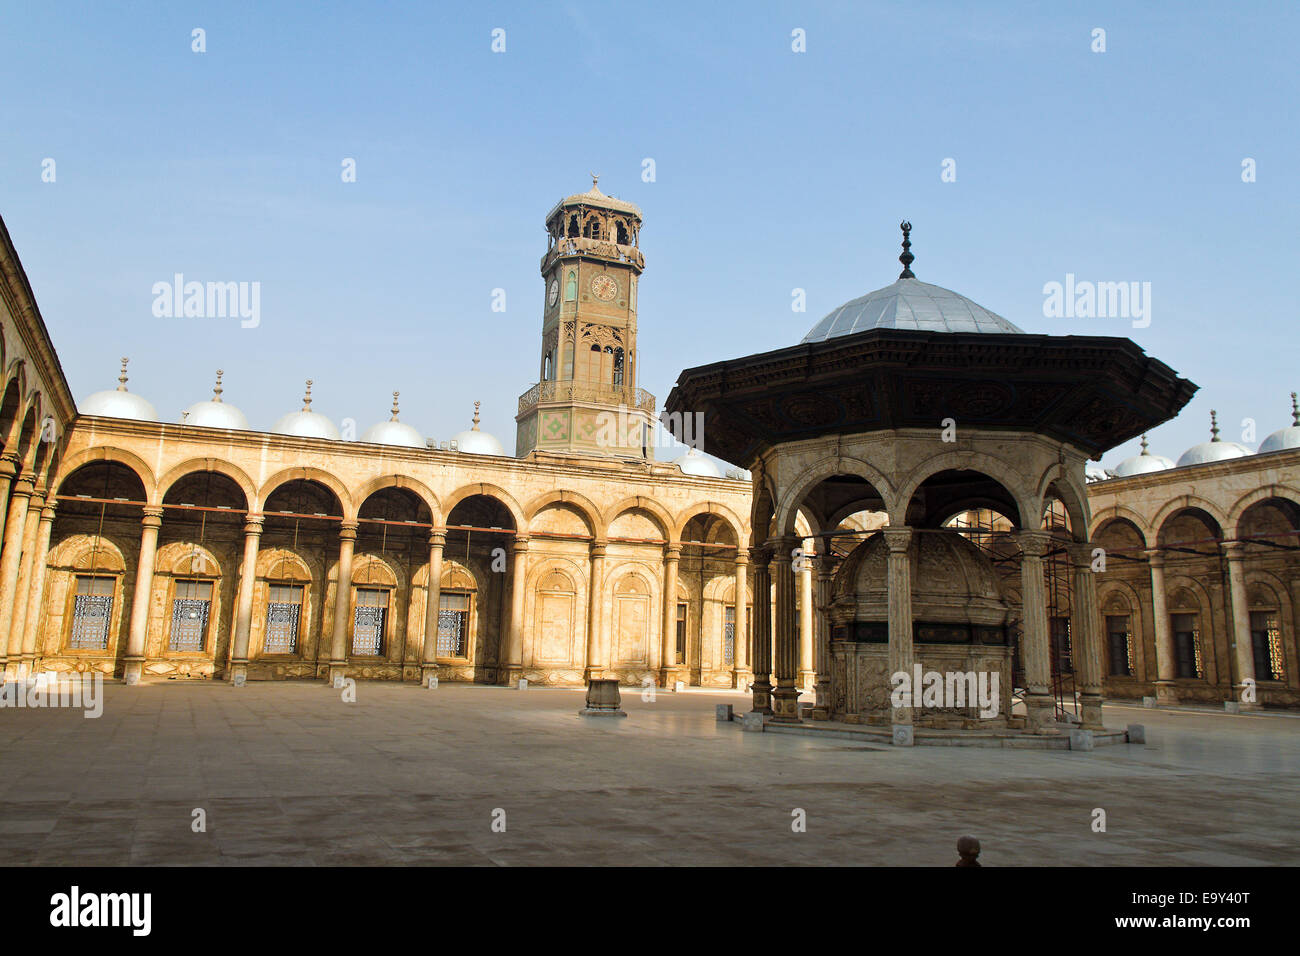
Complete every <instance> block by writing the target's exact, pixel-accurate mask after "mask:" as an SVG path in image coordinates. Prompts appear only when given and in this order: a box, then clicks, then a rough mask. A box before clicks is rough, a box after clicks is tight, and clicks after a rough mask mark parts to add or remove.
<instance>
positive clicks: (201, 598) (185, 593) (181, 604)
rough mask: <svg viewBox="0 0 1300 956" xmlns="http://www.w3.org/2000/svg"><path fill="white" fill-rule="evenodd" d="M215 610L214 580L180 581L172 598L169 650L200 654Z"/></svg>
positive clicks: (205, 642)
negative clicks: (211, 614) (213, 600)
mask: <svg viewBox="0 0 1300 956" xmlns="http://www.w3.org/2000/svg"><path fill="white" fill-rule="evenodd" d="M211 610H212V582H211V581H177V582H176V593H175V595H174V596H173V598H172V630H171V637H170V639H169V640H168V644H167V649H168V650H169V651H181V652H187V653H198V652H201V651H202V650H203V648H204V646H205V645H206V644H207V638H208V615H209V613H210V612H211Z"/></svg>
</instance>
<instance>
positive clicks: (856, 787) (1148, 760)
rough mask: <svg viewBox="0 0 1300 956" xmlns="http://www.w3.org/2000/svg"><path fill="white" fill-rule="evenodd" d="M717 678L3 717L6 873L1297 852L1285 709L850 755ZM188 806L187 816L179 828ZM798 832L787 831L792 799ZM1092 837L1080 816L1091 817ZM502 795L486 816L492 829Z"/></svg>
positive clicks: (260, 698)
mask: <svg viewBox="0 0 1300 956" xmlns="http://www.w3.org/2000/svg"><path fill="white" fill-rule="evenodd" d="M717 703H732V704H735V705H736V707H737V710H741V709H742V708H743V707H745V706H747V702H746V699H745V698H744V697H743V696H741V695H738V694H734V693H707V692H699V691H695V692H689V693H681V694H660V695H658V697H657V699H656V700H655V701H654V702H647V701H643V700H641V698H640V694H639V693H636V692H629V693H628V694H627V695H626V696H625V698H624V702H623V707H624V709H625V710H626V711H627V713H628V718H627V719H625V720H618V721H609V720H603V719H600V718H583V717H579V716H578V714H577V711H578V710H579V709H580V708H581V707H582V704H583V692H582V691H581V690H576V689H573V690H570V689H554V688H536V687H534V688H530V689H528V690H527V691H514V690H506V689H500V688H490V687H477V686H472V685H456V684H443V685H442V686H441V687H440V688H438V689H437V690H436V691H432V692H431V691H428V690H424V689H422V688H419V687H417V686H414V685H406V684H390V683H380V682H375V683H360V684H358V686H357V701H356V703H344V702H343V701H342V699H341V695H340V693H339V692H337V691H334V690H332V689H330V688H327V687H325V686H324V685H323V684H317V683H308V682H283V683H281V682H276V683H269V682H268V683H252V684H249V685H247V686H245V687H243V688H234V687H230V686H228V685H225V684H218V683H212V684H202V683H186V684H180V685H178V684H174V683H169V684H167V683H157V684H144V685H141V686H138V687H124V686H121V685H116V684H114V685H108V686H106V687H105V702H104V713H103V716H102V717H100V718H98V719H94V720H87V719H84V718H83V717H82V716H81V713H80V712H79V711H61V710H51V709H46V710H39V709H34V710H25V709H24V710H3V711H0V854H2V855H3V859H4V860H5V861H6V862H7V863H9V864H11V865H53V864H59V865H126V864H132V865H136V864H139V865H157V866H170V865H200V866H209V865H211V866H221V865H257V866H311V865H319V866H347V865H363V864H364V865H373V864H380V865H383V864H392V865H456V866H493V865H496V866H533V865H542V864H553V865H566V866H567V865H572V866H578V865H600V866H627V865H665V866H667V865H719V864H721V865H734V866H766V865H772V866H785V865H803V864H809V863H828V864H836V865H838V864H846V865H852V864H868V865H891V864H892V865H900V864H907V865H935V866H951V865H952V864H953V863H954V862H955V859H956V855H955V850H954V845H955V842H956V838H957V837H958V836H960V835H961V834H963V833H971V834H974V835H975V836H978V837H979V838H980V840H981V842H982V844H983V847H984V852H983V854H982V856H981V861H982V862H983V863H985V864H986V865H1002V866H1006V865H1017V864H1034V865H1049V866H1050V865H1060V866H1114V865H1174V866H1220V865H1237V864H1257V865H1258V864H1262V865H1296V864H1297V863H1300V850H1297V849H1296V848H1297V846H1300V815H1298V814H1297V813H1296V810H1297V808H1300V720H1296V719H1295V718H1294V717H1289V716H1286V715H1277V716H1275V715H1269V714H1248V715H1226V714H1214V713H1207V712H1204V711H1198V712H1190V711H1186V712H1185V711H1164V710H1149V709H1143V708H1140V707H1137V708H1132V707H1127V706H1120V705H1108V706H1107V708H1106V714H1107V722H1108V724H1109V725H1110V726H1112V727H1116V728H1118V729H1122V728H1123V726H1124V725H1125V724H1126V723H1129V722H1135V723H1137V722H1140V723H1143V724H1145V725H1146V727H1147V735H1148V740H1149V741H1150V744H1149V746H1146V747H1142V746H1136V745H1128V744H1125V745H1119V746H1114V747H1107V748H1103V749H1101V750H1097V751H1094V752H1091V753H1076V752H1069V751H1061V752H1057V751H1048V752H1043V751H1008V750H978V749H967V748H933V749H927V748H911V749H905V748H892V747H874V748H870V749H868V748H865V747H862V746H860V745H855V744H854V743H853V742H852V741H845V740H843V739H840V738H834V737H831V738H812V737H807V736H798V735H779V734H747V733H745V732H743V731H742V730H741V728H740V725H739V723H738V722H733V723H722V724H719V723H717V722H716V720H715V718H714V706H715V705H716V704H717ZM195 808H202V809H203V810H204V811H205V812H206V816H207V829H206V832H201V833H195V832H193V831H192V830H191V819H192V816H191V814H192V811H193V810H194V809H195ZM796 808H800V809H802V810H803V811H805V813H806V817H807V831H806V832H803V833H795V832H792V829H791V822H792V819H793V817H792V811H793V810H795V809H796ZM1095 808H1101V809H1104V810H1105V811H1106V816H1107V830H1106V832H1105V833H1096V832H1093V830H1092V828H1091V824H1092V820H1093V810H1094V809H1095ZM498 810H503V811H504V812H505V817H506V830H505V832H504V833H502V832H494V830H493V828H492V820H493V814H494V812H495V811H498Z"/></svg>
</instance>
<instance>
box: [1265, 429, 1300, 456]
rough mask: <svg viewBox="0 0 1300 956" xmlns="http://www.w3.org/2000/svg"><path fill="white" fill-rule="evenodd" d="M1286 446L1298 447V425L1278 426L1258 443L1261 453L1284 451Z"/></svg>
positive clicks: (1299, 443) (1299, 434)
mask: <svg viewBox="0 0 1300 956" xmlns="http://www.w3.org/2000/svg"><path fill="white" fill-rule="evenodd" d="M1288 448H1300V425H1289V426H1287V427H1286V428H1279V429H1278V430H1277V431H1275V432H1274V433H1273V434H1271V435H1269V436H1268V437H1267V438H1265V439H1264V440H1263V442H1261V443H1260V446H1259V453H1260V454H1261V455H1263V454H1267V453H1268V452H1270V451H1285V450H1286V449H1288Z"/></svg>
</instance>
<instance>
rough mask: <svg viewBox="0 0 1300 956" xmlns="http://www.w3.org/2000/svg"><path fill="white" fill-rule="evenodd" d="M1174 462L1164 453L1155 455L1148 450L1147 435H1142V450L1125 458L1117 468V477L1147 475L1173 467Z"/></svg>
mask: <svg viewBox="0 0 1300 956" xmlns="http://www.w3.org/2000/svg"><path fill="white" fill-rule="evenodd" d="M1173 467H1174V463H1173V462H1172V461H1171V460H1170V459H1168V458H1166V457H1165V456H1164V455H1153V454H1151V453H1150V452H1149V451H1147V436H1146V435H1143V436H1142V451H1141V452H1140V453H1139V454H1136V455H1133V456H1132V457H1131V458H1125V459H1124V460H1123V461H1121V462H1120V463H1119V467H1118V468H1116V469H1115V477H1116V478H1128V477H1129V476H1130V475H1146V474H1150V473H1151V472H1153V471H1165V470H1166V469H1169V468H1173Z"/></svg>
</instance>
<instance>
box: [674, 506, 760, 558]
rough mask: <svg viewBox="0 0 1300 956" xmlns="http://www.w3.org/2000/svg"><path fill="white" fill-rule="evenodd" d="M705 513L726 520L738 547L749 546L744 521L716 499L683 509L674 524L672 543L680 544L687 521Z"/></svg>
mask: <svg viewBox="0 0 1300 956" xmlns="http://www.w3.org/2000/svg"><path fill="white" fill-rule="evenodd" d="M703 514H708V515H713V516H715V517H717V518H719V519H720V520H722V521H723V522H725V523H726V524H727V526H728V527H729V528H730V529H731V533H732V534H733V535H735V538H736V546H737V547H738V548H744V547H746V546H747V542H748V535H747V534H746V528H745V525H744V522H742V521H741V520H740V518H738V517H737V516H736V513H735V512H734V511H732V510H731V509H730V508H728V507H727V506H726V505H724V504H719V503H718V502H716V501H698V502H696V503H695V504H693V505H689V506H687V507H686V508H685V509H684V510H683V511H681V512H680V513H679V514H678V516H677V521H676V523H675V524H674V525H673V536H672V543H674V544H680V543H681V540H682V530H683V529H684V528H685V527H686V525H687V523H689V522H690V520H691V519H692V518H694V517H697V516H698V515H703Z"/></svg>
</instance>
